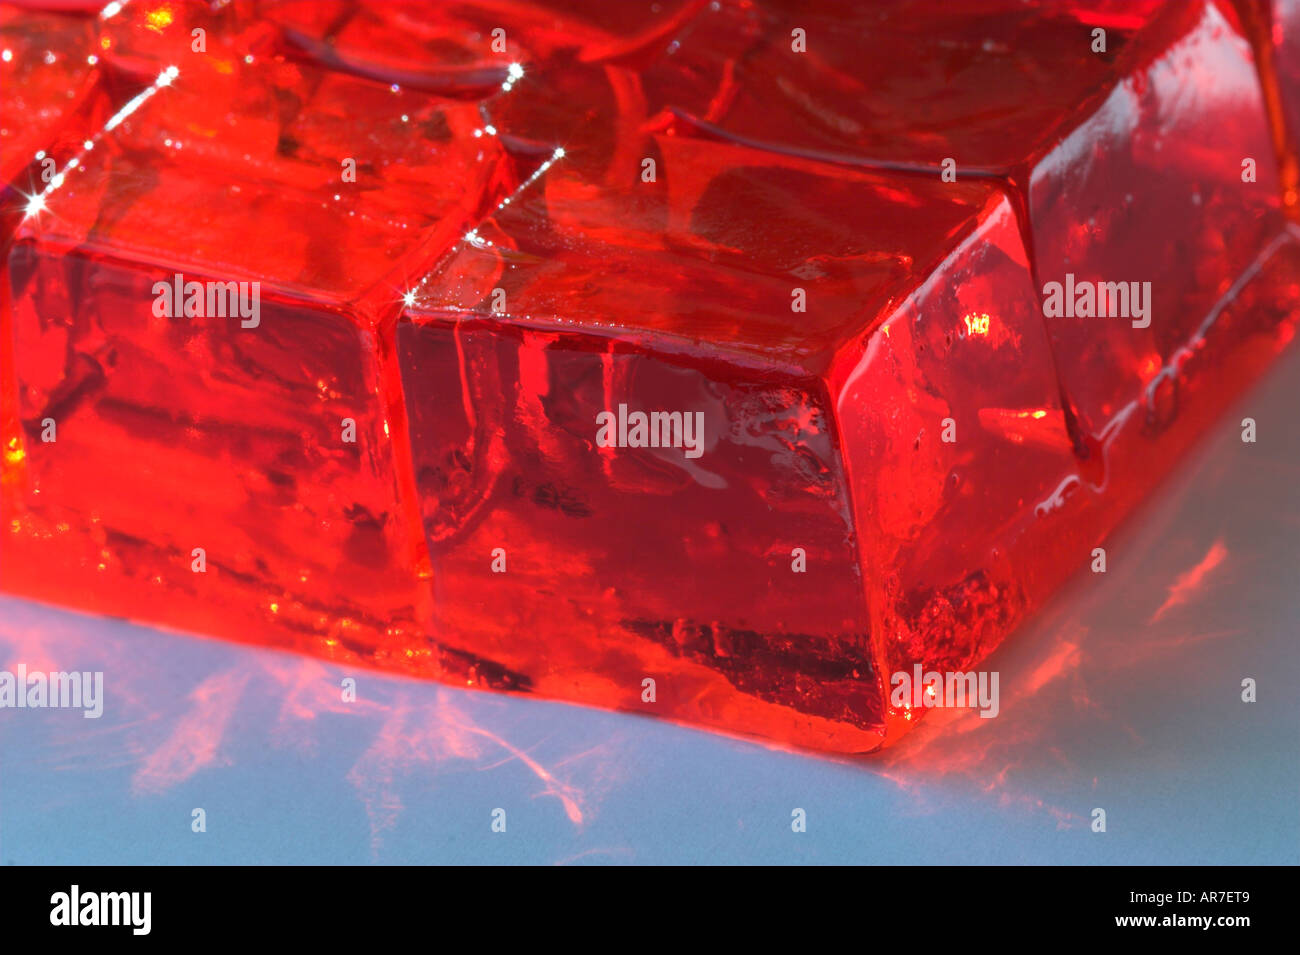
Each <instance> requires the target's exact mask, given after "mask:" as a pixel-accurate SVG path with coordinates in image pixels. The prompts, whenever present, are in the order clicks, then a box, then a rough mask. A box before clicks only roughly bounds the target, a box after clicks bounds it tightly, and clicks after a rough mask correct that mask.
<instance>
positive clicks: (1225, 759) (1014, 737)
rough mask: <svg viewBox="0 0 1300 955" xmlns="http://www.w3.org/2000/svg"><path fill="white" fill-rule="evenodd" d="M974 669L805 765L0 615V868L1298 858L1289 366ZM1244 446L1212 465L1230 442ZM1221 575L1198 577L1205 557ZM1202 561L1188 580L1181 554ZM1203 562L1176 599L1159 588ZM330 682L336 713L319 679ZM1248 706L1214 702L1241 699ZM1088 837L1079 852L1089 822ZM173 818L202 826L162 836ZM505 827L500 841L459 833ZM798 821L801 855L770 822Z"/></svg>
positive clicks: (712, 743)
mask: <svg viewBox="0 0 1300 955" xmlns="http://www.w3.org/2000/svg"><path fill="white" fill-rule="evenodd" d="M1291 351H1292V354H1291V355H1290V356H1289V357H1288V359H1287V360H1286V362H1285V365H1284V367H1282V368H1279V369H1278V370H1277V371H1276V372H1275V373H1274V374H1273V375H1272V376H1271V377H1270V379H1269V380H1268V382H1266V383H1265V385H1264V386H1263V387H1262V388H1260V389H1259V390H1257V391H1256V392H1255V393H1254V394H1252V395H1251V396H1249V397H1248V399H1247V400H1246V401H1245V402H1244V403H1243V404H1242V405H1241V406H1240V407H1239V409H1238V412H1239V413H1238V412H1233V413H1231V414H1229V415H1228V416H1227V417H1226V418H1225V420H1224V422H1223V423H1222V425H1221V426H1220V428H1219V430H1218V432H1217V433H1216V435H1215V436H1214V438H1213V439H1212V440H1211V441H1210V442H1209V443H1208V444H1207V445H1206V446H1205V447H1204V448H1203V449H1202V450H1201V451H1200V452H1199V453H1198V455H1197V457H1196V459H1195V460H1194V461H1193V462H1190V463H1189V466H1188V467H1186V468H1184V470H1183V471H1182V472H1181V477H1180V478H1179V479H1178V480H1177V481H1176V482H1175V483H1174V484H1172V485H1169V486H1167V487H1166V488H1164V493H1162V494H1161V495H1160V496H1159V498H1158V501H1157V502H1156V503H1155V504H1154V505H1153V506H1151V507H1149V508H1148V509H1147V510H1146V511H1145V512H1144V513H1143V516H1142V518H1141V520H1140V521H1139V522H1137V523H1135V524H1131V525H1129V527H1127V528H1126V529H1125V530H1124V531H1123V532H1122V533H1121V534H1120V535H1119V536H1117V537H1116V538H1115V539H1114V540H1112V541H1110V542H1108V549H1109V551H1110V566H1109V572H1108V573H1107V574H1106V575H1104V576H1094V575H1092V574H1089V573H1086V572H1085V573H1084V574H1083V575H1082V577H1080V578H1077V579H1076V580H1075V582H1074V584H1073V585H1072V586H1071V588H1070V589H1069V592H1068V593H1066V594H1063V595H1062V597H1061V598H1060V599H1059V600H1058V601H1057V602H1056V603H1054V604H1053V605H1052V606H1051V607H1050V608H1049V609H1048V611H1047V612H1045V613H1044V614H1043V615H1041V616H1040V617H1039V618H1038V619H1037V620H1036V621H1034V622H1033V623H1032V624H1031V625H1030V626H1028V627H1027V628H1025V629H1024V630H1022V631H1021V632H1020V633H1019V634H1018V635H1017V636H1016V638H1015V639H1013V640H1012V641H1011V643H1010V645H1008V646H1005V647H1004V648H1002V649H1001V650H999V651H998V653H997V654H996V655H995V656H994V657H993V658H992V660H991V661H990V662H989V664H987V665H988V667H989V668H990V669H996V670H998V671H999V672H1000V674H1001V689H1002V713H1001V716H999V717H998V718H997V719H990V720H981V719H979V718H978V717H976V716H974V715H973V714H971V713H962V714H955V715H949V714H936V715H937V716H949V717H950V718H947V719H931V720H929V721H927V722H926V723H925V724H923V725H922V726H921V727H920V728H919V729H918V730H917V731H916V733H915V734H914V735H913V738H911V739H909V740H908V741H906V742H905V743H904V744H903V745H902V746H901V747H900V748H898V749H897V750H894V751H891V752H890V753H888V754H886V755H885V756H883V757H874V758H865V759H862V760H858V761H837V760H832V759H825V758H820V757H816V756H809V755H802V754H795V753H788V752H781V751H777V750H773V749H769V748H767V747H764V746H762V745H759V744H754V743H749V742H742V741H738V740H733V739H729V738H725V737H721V736H716V735H712V734H708V733H703V732H698V731H694V730H690V729H685V728H681V727H677V726H672V725H668V724H664V723H659V722H656V721H653V720H650V719H645V718H640V717H634V716H626V715H619V714H611V713H605V712H600V711H596V710H590V709H585V708H580V707H572V706H564V705H559V704H550V703H544V702H539V701H535V700H530V699H521V698H506V697H500V696H495V695H490V694H485V693H479V692H470V691H465V690H456V689H450V688H447V687H443V686H438V685H434V684H423V683H418V682H413V681H409V680H404V679H394V678H389V677H384V676H382V675H379V674H376V673H371V672H353V671H345V670H342V669H339V668H336V667H333V666H329V665H325V664H323V663H320V662H318V661H314V660H306V659H302V658H298V657H294V656H289V655H285V654H280V653H275V652H269V651H261V650H254V649H250V648H247V647H240V646H235V645H232V644H226V643H221V642H216V641H211V640H206V639H201V638H196V637H189V636H182V635H176V634H169V633H162V632H158V631H155V630H151V629H147V628H142V627H136V626H132V625H129V624H126V623H121V622H115V621H104V620H97V619H94V618H91V617H86V616H81V615H78V614H73V613H68V612H64V611H59V610H54V609H50V608H46V607H41V606H37V605H35V604H31V603H27V602H24V601H20V600H15V599H9V598H4V597H0V668H8V669H12V668H13V666H14V665H15V664H17V663H19V662H22V663H26V664H27V665H28V666H29V667H32V668H43V669H88V670H101V669H102V670H103V671H105V681H106V685H107V690H106V696H107V703H106V710H105V714H104V716H103V718H102V719H100V720H98V721H95V720H86V719H83V718H82V716H81V715H80V713H79V712H72V711H60V710H42V711H37V710H0V862H3V863H5V864H12V863H154V862H162V863H244V862H254V863H256V862H280V863H367V862H384V863H431V862H471V863H479V862H487V863H494V862H529V863H557V862H597V863H606V862H608V863H626V862H636V863H669V862H760V863H777V862H795V863H799V862H865V863H887V864H897V863H939V862H960V863H1015V862H1032V863H1254V862H1272V863H1296V862H1300V694H1298V693H1297V691H1296V687H1297V685H1300V651H1298V650H1297V631H1298V629H1300V581H1298V580H1297V576H1298V575H1300V503H1298V502H1297V496H1296V495H1297V491H1296V489H1297V487H1298V486H1300V428H1298V427H1297V424H1296V414H1297V410H1298V409H1300V349H1292V350H1291ZM1245 414H1250V415H1252V416H1253V417H1255V418H1256V419H1257V421H1258V425H1259V442H1258V443H1257V444H1255V445H1243V444H1242V443H1241V441H1240V439H1239V427H1238V426H1237V422H1239V421H1240V419H1241V417H1242V416H1243V415H1245ZM1216 553H1217V554H1219V555H1221V559H1219V560H1218V561H1217V562H1216V561H1215V559H1214V555H1215V554H1216ZM1207 555H1208V556H1207ZM1198 564H1204V565H1205V566H1206V569H1205V570H1204V571H1203V573H1202V580H1201V583H1200V585H1199V586H1195V587H1193V586H1190V585H1184V586H1182V587H1180V586H1179V581H1180V580H1185V579H1186V578H1185V576H1184V575H1186V574H1187V573H1188V572H1189V571H1191V569H1192V568H1194V567H1196V566H1197V565H1198ZM344 676H354V677H356V678H357V680H358V686H359V691H360V697H361V698H360V700H359V701H358V702H357V703H355V704H351V705H348V704H343V703H342V702H341V701H340V699H339V689H338V688H339V683H340V680H341V679H342V678H343V677H344ZM1248 676H1249V677H1254V678H1255V679H1257V680H1258V681H1259V702H1258V703H1256V704H1254V705H1246V704H1243V703H1242V702H1240V681H1241V679H1242V678H1243V677H1248ZM1097 806H1100V807H1103V808H1105V809H1106V811H1107V814H1108V831H1107V832H1106V833H1105V834H1101V835H1099V834H1094V833H1093V832H1091V831H1090V828H1089V825H1088V821H1089V818H1090V813H1091V810H1092V809H1093V807H1097ZM194 807H202V808H204V809H205V810H206V812H207V825H208V831H207V832H206V833H203V834H195V833H192V832H191V831H190V813H191V810H192V809H193V808H194ZM496 807H502V808H504V809H506V811H507V821H508V828H507V832H506V833H505V834H493V833H492V832H491V831H490V828H489V824H490V814H491V812H492V810H493V809H494V808H496ZM795 807H801V808H803V809H805V810H806V811H807V813H808V831H807V832H806V833H803V834H795V833H793V832H791V829H790V812H791V810H792V809H793V808H795Z"/></svg>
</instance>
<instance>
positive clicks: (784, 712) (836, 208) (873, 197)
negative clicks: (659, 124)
mask: <svg viewBox="0 0 1300 955" xmlns="http://www.w3.org/2000/svg"><path fill="white" fill-rule="evenodd" d="M654 145H655V148H656V152H657V154H658V155H659V156H660V157H661V159H662V165H661V167H660V169H659V173H658V175H659V176H661V177H662V178H661V179H659V180H658V181H657V182H656V184H654V185H650V184H645V183H642V182H641V181H640V180H639V179H638V177H636V176H635V175H633V176H627V177H624V182H623V184H622V185H621V186H618V185H611V184H609V183H603V182H601V181H592V180H591V179H590V178H589V177H588V174H587V173H586V171H585V170H584V164H582V163H581V162H574V163H569V162H568V158H569V156H568V155H567V154H565V155H564V156H562V157H560V158H558V159H555V160H554V161H553V162H552V163H550V164H549V165H548V166H547V167H546V168H545V170H544V171H543V173H542V174H541V175H540V176H538V177H537V178H536V180H534V181H532V182H530V183H528V184H527V185H525V186H524V187H523V188H522V189H521V190H520V191H519V192H518V193H517V194H516V195H514V196H513V197H512V198H511V201H510V202H509V203H508V204H505V205H503V207H502V208H501V209H500V210H498V212H497V213H496V214H494V215H493V216H491V217H490V218H489V219H488V220H487V221H486V222H485V223H484V224H483V225H481V226H479V227H478V228H477V229H476V230H475V232H474V234H473V235H471V236H469V237H467V238H466V239H465V240H464V241H463V242H462V243H460V245H459V246H458V247H457V248H456V249H455V250H454V251H453V253H452V254H451V255H449V256H448V257H447V258H446V259H445V260H444V261H443V262H442V263H440V264H439V266H438V267H437V268H436V269H435V270H434V271H433V273H431V275H430V276H428V277H427V278H426V279H425V280H424V281H423V282H422V283H420V284H419V285H418V286H417V289H416V304H415V305H414V306H413V307H412V308H411V309H410V310H409V312H408V319H407V321H404V322H403V323H402V324H401V325H400V326H399V330H398V341H399V352H400V355H401V360H402V378H403V382H404V387H405V394H406V401H407V409H408V418H409V421H410V430H411V443H412V457H413V463H414V466H415V471H416V482H417V485H418V488H419V491H420V495H421V506H422V509H423V513H422V518H423V520H424V526H425V529H426V532H427V533H428V538H429V551H430V557H431V560H432V565H433V577H432V587H433V590H434V600H433V606H434V614H435V619H436V621H437V627H436V630H437V632H438V633H439V634H440V636H441V638H442V639H444V640H449V641H454V642H458V643H461V644H462V645H463V646H464V647H465V648H466V649H467V650H469V649H473V650H474V651H476V652H479V653H483V654H484V655H486V656H488V657H490V658H491V659H493V660H495V661H497V662H498V663H499V664H501V665H502V667H504V670H502V671H501V672H500V673H499V674H497V675H496V679H498V680H500V681H501V682H503V683H504V684H505V685H507V686H532V687H534V688H536V689H537V690H539V691H540V692H543V693H546V694H547V695H551V696H560V697H567V698H574V699H584V700H589V701H597V702H601V703H604V704H606V705H612V706H622V707H632V708H644V709H646V710H647V711H652V712H664V711H665V710H666V711H667V712H668V713H670V714H671V715H674V716H676V717H678V718H682V719H689V720H691V721H693V722H701V723H706V724H714V725H718V726H721V727H726V728H731V729H744V730H746V731H749V732H759V733H763V734H764V735H770V736H777V737H781V738H785V739H790V740H792V741H795V742H799V743H803V744H806V745H821V746H829V747H831V748H836V749H865V748H870V747H871V746H873V745H875V743H876V742H878V739H879V733H880V727H881V725H882V723H883V712H882V708H881V702H882V694H881V692H880V682H879V681H880V675H879V673H878V672H877V670H876V667H875V663H874V656H873V651H872V647H871V643H870V634H869V632H868V631H867V629H866V628H865V627H864V626H863V624H864V621H865V609H866V608H865V604H864V591H863V580H862V576H861V573H860V571H859V565H858V561H857V554H856V548H855V546H854V542H855V529H854V523H853V517H852V511H851V507H850V501H849V495H848V488H847V485H846V481H845V474H844V470H843V466H842V461H841V458H840V447H839V440H838V436H837V434H836V431H837V428H836V424H835V409H834V405H833V397H832V395H831V394H830V392H829V390H828V381H827V371H828V369H829V368H830V366H831V364H832V362H833V361H834V358H835V354H836V352H837V351H838V350H839V349H840V348H841V347H842V346H843V345H844V344H845V343H846V342H849V341H851V340H853V339H855V338H856V337H857V336H859V335H861V334H862V333H863V332H864V331H865V330H866V329H867V328H868V327H869V326H870V325H871V323H872V322H873V321H874V320H875V319H876V318H877V317H879V315H880V314H881V313H882V312H883V313H887V312H888V310H889V308H890V303H891V302H892V301H894V300H896V299H897V298H899V297H901V296H902V295H904V294H906V292H907V291H908V290H909V289H910V288H911V287H912V286H913V285H914V283H915V282H916V281H917V270H916V264H917V263H933V264H935V265H938V263H940V262H942V261H943V259H944V257H945V255H946V254H947V253H948V251H949V245H950V242H951V241H952V240H953V238H954V237H955V236H960V235H962V234H965V233H968V232H971V231H972V230H975V229H976V228H977V227H978V223H980V221H981V220H982V219H985V218H987V219H989V220H991V221H996V222H997V223H999V224H1000V225H1001V227H1002V231H1001V232H1000V234H999V236H998V240H999V241H1001V242H1004V243H1005V244H1006V246H1007V253H1006V254H1005V255H1003V256H1002V257H1001V258H1000V259H999V264H1000V266H1001V268H1002V269H1003V272H1002V273H1001V274H999V275H998V276H997V277H985V276H981V277H980V279H978V280H976V285H974V286H973V287H971V290H970V295H969V298H970V299H971V300H972V308H974V309H976V310H981V311H988V310H989V309H990V308H992V307H993V303H994V302H996V301H997V297H998V295H999V293H1000V292H1006V293H1008V294H1011V295H1016V296H1019V297H1020V298H1021V299H1022V300H1023V299H1025V298H1026V297H1027V296H1028V292H1029V281H1028V275H1027V271H1026V267H1025V256H1024V252H1023V249H1022V248H1021V247H1020V244H1019V243H1020V239H1019V234H1018V233H1017V231H1016V229H1015V225H1014V219H1013V217H1012V215H1011V214H1010V210H1009V205H1008V203H1007V202H1006V200H1005V199H1004V198H1003V197H1002V196H1000V195H999V194H997V193H996V192H995V191H993V190H990V189H988V188H987V187H985V186H982V185H977V184H972V185H963V186H960V187H955V188H954V187H950V186H944V185H942V184H939V183H933V182H915V183H907V182H903V181H899V180H897V179H896V178H892V177H889V176H887V175H881V174H876V173H867V172H860V171H853V170H844V169H836V168H834V167H828V166H823V165H819V164H815V163H809V162H806V161H802V160H797V159H789V158H783V157H780V156H776V155H773V154H769V153H762V152H757V151H754V150H748V149H743V148H737V147H733V146H725V145H718V144H713V143H707V142H699V141H692V140H686V139H680V138H674V137H663V138H660V139H659V140H658V141H657V142H655V143H654ZM614 209H621V210H622V217H621V218H620V219H619V220H618V222H617V224H616V225H615V224H614V223H613V222H612V221H611V214H612V210H614ZM940 273H941V274H942V275H943V276H944V278H943V279H939V280H938V281H948V280H954V281H955V280H958V279H957V276H956V275H954V274H952V273H950V272H949V271H948V268H947V266H942V267H940ZM999 280H1001V282H1002V283H1004V285H1005V286H1006V287H1001V288H1000V287H999ZM805 286H806V288H805ZM810 292H811V297H808V298H807V305H806V310H805V309H804V308H803V305H802V303H799V304H798V305H796V303H797V302H798V301H799V299H801V298H803V297H806V296H808V294H809V293H810ZM796 307H797V308H798V310H797V311H796V310H795V308H796ZM1023 316H1029V318H1030V319H1031V323H1032V324H1031V327H1030V329H1029V333H1030V334H1031V335H1033V336H1036V338H1035V341H1037V342H1038V343H1039V345H1040V348H1041V349H1042V350H1043V356H1042V357H1043V358H1046V353H1045V346H1044V345H1043V344H1042V337H1043V333H1042V328H1041V325H1040V324H1039V323H1038V322H1037V321H1036V320H1035V319H1034V318H1033V316H1032V314H1031V313H1030V312H1029V310H1028V309H1025V310H1022V317H1023ZM1049 367H1050V363H1049V362H1047V361H1043V362H1040V363H1038V372H1037V373H1038V374H1039V375H1040V376H1041V375H1044V374H1046V370H1047V369H1048V368H1049ZM1045 387H1047V389H1048V390H1049V391H1050V381H1047V382H1046V385H1045ZM606 413H609V414H610V415H612V416H613V418H614V419H617V420H619V421H624V420H630V419H628V415H629V414H651V413H659V414H664V415H671V416H673V417H672V418H671V419H660V420H661V421H662V420H668V421H669V425H668V427H669V429H670V430H669V432H668V433H667V434H666V435H665V434H663V433H657V434H656V436H655V440H654V442H653V443H654V444H655V445H658V446H653V447H646V446H642V447H638V446H636V444H637V439H636V438H635V436H632V437H630V438H628V439H627V441H623V442H619V441H614V442H613V444H612V446H611V442H610V441H609V440H602V439H601V438H600V435H599V433H598V432H599V430H600V429H599V424H600V423H601V420H602V416H604V415H605V414H606ZM605 420H606V421H610V420H611V419H609V418H606V419H605ZM675 422H680V423H681V427H680V429H679V430H680V434H679V432H678V431H673V430H671V429H672V428H673V427H676V424H675ZM692 422H694V424H695V430H693V432H692V433H691V434H687V433H686V425H687V424H690V423H692ZM617 426H618V425H616V424H614V423H613V422H611V427H617ZM607 437H609V438H613V434H612V433H611V434H610V435H608V436H607ZM664 439H666V440H664ZM629 442H630V443H629ZM674 445H675V446H674ZM494 554H496V555H497V556H498V560H496V561H494ZM494 564H495V567H494ZM503 568H504V572H502V571H503ZM647 678H648V679H653V680H655V682H656V693H655V698H654V700H653V701H652V702H651V701H649V700H647V701H644V702H643V700H642V697H643V692H644V687H643V680H644V679H647Z"/></svg>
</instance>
